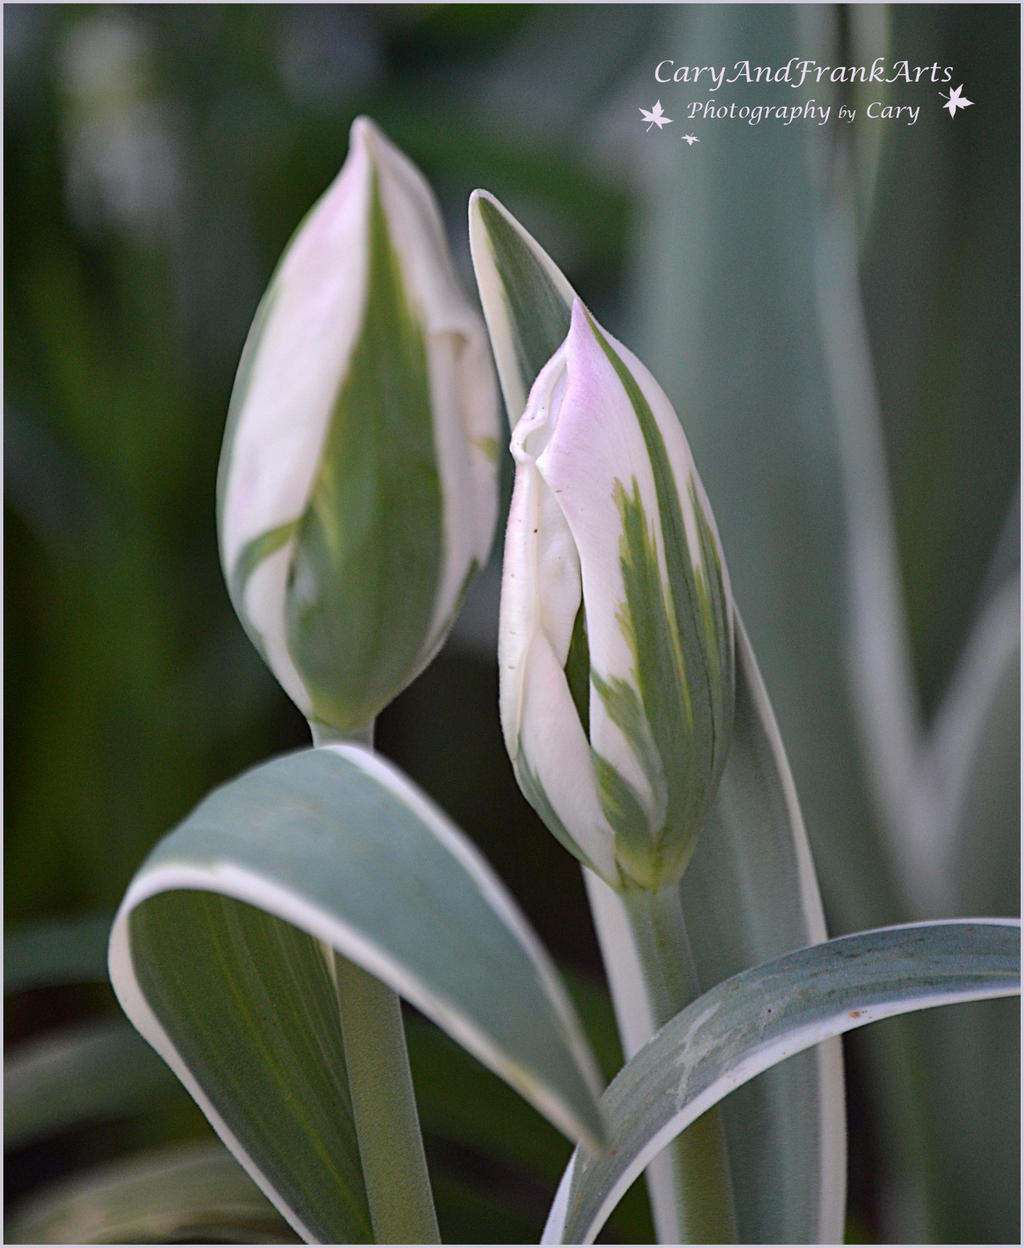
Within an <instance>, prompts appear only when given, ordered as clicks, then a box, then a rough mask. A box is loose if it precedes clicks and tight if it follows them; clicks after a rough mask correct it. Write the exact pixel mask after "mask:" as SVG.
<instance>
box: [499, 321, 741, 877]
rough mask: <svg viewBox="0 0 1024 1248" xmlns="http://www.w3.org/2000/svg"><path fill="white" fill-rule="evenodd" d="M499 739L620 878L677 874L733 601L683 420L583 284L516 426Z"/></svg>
mask: <svg viewBox="0 0 1024 1248" xmlns="http://www.w3.org/2000/svg"><path fill="white" fill-rule="evenodd" d="M512 454H513V456H514V457H515V461H516V482H515V489H514V492H513V496H512V505H511V510H510V514H509V522H508V532H507V536H506V541H505V567H504V578H503V584H502V600H501V628H500V645H499V663H500V680H501V716H502V728H503V731H504V735H505V743H506V746H507V747H508V751H509V755H510V757H511V759H512V762H513V766H514V768H515V771H516V776H517V778H518V780H519V783H520V786H521V787H522V789H523V791H524V793H525V794H526V796H527V798H528V799H529V800H530V802H531V803H532V805H533V806H534V807H535V809H536V810H537V811H538V813H539V814H540V815H541V817H542V818H543V819H544V821H545V822H546V823H547V824H548V826H549V828H550V829H551V830H552V832H553V833H554V834H555V835H556V836H557V837H558V838H559V840H560V841H562V843H563V844H564V845H565V846H566V847H567V848H568V849H569V850H570V851H571V852H572V853H574V854H575V855H576V856H577V857H578V858H580V859H581V860H582V861H583V862H585V863H586V864H587V865H588V866H590V867H592V868H593V869H594V870H595V871H597V873H598V874H599V875H601V876H602V877H603V878H604V879H605V880H606V881H607V882H608V883H609V884H611V885H612V887H614V888H618V889H622V888H624V887H630V886H639V887H641V888H645V889H648V890H650V891H657V890H659V889H661V888H663V887H665V886H666V885H669V884H673V883H675V882H677V881H678V879H679V878H680V876H681V875H682V873H683V870H684V869H685V866H686V864H687V862H688V860H689V858H690V855H691V853H692V851H693V848H694V845H695V843H696V839H697V836H698V834H699V832H700V830H701V827H702V826H703V823H704V821H705V818H706V816H707V812H708V808H709V806H710V804H711V801H712V798H713V797H714V794H715V791H716V789H717V786H718V781H719V778H720V776H721V772H722V767H723V765H724V763H725V757H726V754H727V751H728V747H729V741H730V737H731V725H732V718H733V684H734V680H733V630H734V624H733V604H732V596H731V591H730V588H729V579H728V574H727V572H726V568H725V561H724V559H723V557H722V552H721V548H720V545H719V540H718V534H717V531H716V528H715V523H714V520H713V518H712V515H711V510H710V507H709V506H708V502H707V498H706V497H705V494H704V490H703V487H702V486H701V483H700V480H699V478H698V476H697V473H696V470H695V468H694V464H693V459H692V456H691V454H690V449H689V446H688V444H687V441H686V437H685V435H684V434H683V430H682V427H681V425H680V423H679V420H678V419H677V417H676V414H675V412H674V411H673V409H672V405H671V404H670V403H669V401H668V399H667V398H666V396H665V394H664V392H663V391H662V390H661V388H660V386H659V385H658V383H657V382H656V381H655V380H654V378H653V377H652V376H651V374H650V373H649V372H648V371H647V369H646V368H645V367H644V366H643V364H641V363H640V361H639V360H638V359H637V358H636V357H635V356H634V355H633V354H632V353H631V352H630V351H628V350H627V349H626V348H625V347H624V346H622V345H621V344H620V343H618V342H616V341H615V339H614V338H612V337H611V336H610V335H609V334H606V333H605V332H604V331H603V330H601V329H600V328H599V327H598V326H597V325H596V324H595V322H594V321H593V320H592V318H591V317H590V315H589V313H588V312H587V311H586V309H585V308H584V307H583V305H582V304H581V303H580V302H579V300H576V301H575V302H574V304H573V309H572V322H571V327H570V330H569V334H568V337H567V338H566V340H565V342H564V343H563V344H562V346H561V347H560V348H559V349H558V351H557V352H556V353H555V354H554V356H552V358H551V359H550V360H549V361H548V363H547V364H546V365H545V366H544V368H543V369H542V370H541V372H540V374H539V375H538V376H537V379H536V381H535V382H534V385H533V387H532V389H531V391H530V395H529V399H528V401H527V405H526V410H525V412H524V414H523V416H522V418H521V420H520V421H519V423H518V424H517V425H516V427H515V432H514V434H513V436H512Z"/></svg>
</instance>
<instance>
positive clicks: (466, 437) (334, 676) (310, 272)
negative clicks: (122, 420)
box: [218, 118, 499, 735]
mask: <svg viewBox="0 0 1024 1248" xmlns="http://www.w3.org/2000/svg"><path fill="white" fill-rule="evenodd" d="M498 422H499V415H498V402H497V387H496V384H495V378H494V372H493V366H492V364H491V359H490V351H489V348H488V343H487V337H486V333H485V331H484V327H483V322H482V320H481V318H480V316H479V315H478V313H477V311H476V309H475V308H474V307H473V305H472V304H471V303H470V302H469V300H468V299H467V297H466V295H465V294H464V293H463V291H462V290H461V288H460V287H459V285H458V282H457V281H456V278H455V273H454V269H453V266H452V262H451V258H450V255H449V252H448V247H447V244H446V241H445V236H444V230H443V227H442V223H441V217H440V213H439V211H438V208H437V204H436V202H435V200H434V197H433V194H432V193H431V191H430V188H429V186H428V185H427V183H426V181H425V180H424V178H423V176H422V175H421V174H420V172H419V171H418V170H417V169H416V168H415V166H414V165H413V164H412V163H411V162H410V161H409V160H408V159H407V158H406V157H405V156H404V155H403V154H402V153H401V152H400V151H399V150H398V149H397V148H396V147H394V146H393V145H392V144H391V143H390V142H389V141H388V140H387V139H386V138H385V137H384V135H383V134H381V132H380V131H379V130H378V129H377V128H376V127H375V126H374V125H373V123H372V122H370V121H368V120H366V119H365V118H360V119H359V120H357V121H356V122H355V123H354V125H353V127H352V134H351V146H350V151H349V155H348V159H347V160H346V161H345V164H344V166H343V168H342V170H341V172H340V173H339V174H338V176H337V178H336V179H335V181H334V182H333V183H332V184H331V186H330V187H329V188H328V189H327V191H326V192H325V193H324V195H323V196H322V198H321V199H320V200H319V201H318V202H317V204H316V205H315V206H314V207H313V209H312V210H311V211H310V213H309V215H308V216H307V217H306V219H305V220H304V221H303V223H302V224H301V225H300V227H299V229H298V231H297V232H296V234H295V236H294V238H293V239H292V241H291V243H290V244H289V246H288V248H287V250H286V251H285V253H284V256H283V257H282V259H281V261H280V264H279V265H278V268H277V271H276V272H275V274H274V277H273V279H272V281H271V284H270V287H269V289H268V291H267V293H266V295H265V297H264V299H263V302H262V303H261V304H260V307H259V310H258V312H257V314H256V319H255V321H254V323H253V326H252V329H251V331H250V333H249V338H248V341H247V342H246V345H245V350H244V352H243V355H242V361H241V364H240V366H239V370H238V377H237V379H236V382H235V389H234V393H233V394H232V397H231V408H230V412H229V416H228V427H227V432H226V434H225V440H224V449H223V452H222V456H221V466H220V478H219V482H218V524H219V531H220V549H221V559H222V563H223V566H224V572H225V576H226V578H227V582H228V588H229V591H230V594H231V600H232V602H233V603H234V606H235V609H236V611H237V612H238V614H239V617H240V618H241V620H242V623H243V624H244V626H245V628H246V630H247V632H248V633H249V636H250V637H251V638H252V640H253V642H254V643H255V644H256V646H257V648H258V649H259V651H260V653H261V654H262V655H263V657H264V659H265V660H266V661H267V663H268V664H269V666H270V668H271V670H272V671H273V673H274V675H275V676H276V677H277V679H278V680H279V681H280V683H281V684H282V685H283V687H284V689H285V690H286V692H287V693H288V694H289V696H290V697H291V698H292V699H293V701H294V702H295V703H296V704H297V705H298V707H299V708H300V710H302V712H303V714H305V715H306V717H307V718H308V719H309V720H310V721H311V722H312V723H313V724H314V725H315V726H316V725H318V726H319V728H320V730H321V731H323V732H324V733H325V734H326V735H335V734H339V735H340V734H345V733H348V732H352V731H357V730H359V729H361V728H363V727H365V725H366V724H368V723H369V722H370V721H371V720H372V719H373V718H374V717H375V716H376V715H377V714H378V712H379V711H380V710H382V708H383V707H384V706H385V705H387V703H388V702H390V701H391V700H392V699H393V698H394V697H395V696H396V694H398V693H399V692H400V691H401V690H402V689H403V688H404V687H405V686H406V685H407V684H408V683H409V682H410V681H411V680H412V679H413V678H414V677H415V676H416V675H417V674H418V673H419V672H420V671H421V670H422V669H423V667H424V666H425V665H426V664H427V663H428V662H429V661H430V659H431V658H432V657H433V656H434V654H435V653H436V652H437V650H438V649H439V648H440V646H441V643H442V642H443V640H444V638H445V637H446V636H447V633H448V631H449V629H450V627H451V625H452V623H453V621H454V619H455V615H456V613H457V612H458V609H459V607H460V605H461V602H462V598H463V594H464V592H465V589H466V586H467V584H468V582H469V580H470V578H471V576H472V574H473V572H474V571H475V570H476V569H477V568H478V567H479V566H480V565H481V564H483V563H484V561H485V560H486V558H487V553H488V550H489V549H490V545H491V539H492V536H493V531H494V524H495V520H496V518H497V503H498V492H497V437H498Z"/></svg>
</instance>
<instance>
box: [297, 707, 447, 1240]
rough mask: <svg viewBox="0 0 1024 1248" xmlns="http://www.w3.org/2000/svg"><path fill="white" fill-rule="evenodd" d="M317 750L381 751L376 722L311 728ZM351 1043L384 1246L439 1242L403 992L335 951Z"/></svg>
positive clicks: (363, 1144) (363, 1150)
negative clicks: (357, 727)
mask: <svg viewBox="0 0 1024 1248" xmlns="http://www.w3.org/2000/svg"><path fill="white" fill-rule="evenodd" d="M310 728H311V729H312V733H313V742H314V744H315V745H317V746H322V745H327V744H330V743H333V742H339V741H344V742H347V743H350V744H355V745H365V746H366V747H368V748H370V749H372V748H373V724H372V723H370V724H368V725H367V726H366V728H364V729H362V730H361V731H359V732H353V733H350V734H348V735H347V736H345V737H341V736H339V734H337V733H334V732H332V731H330V729H328V728H327V727H326V726H325V725H324V724H320V723H313V722H311V723H310ZM326 952H327V953H328V954H329V965H330V966H331V967H332V969H333V976H334V987H335V993H336V995H337V999H338V1011H339V1015H340V1018H341V1033H342V1039H343V1041H344V1045H345V1064H346V1066H347V1068H348V1083H349V1094H350V1096H351V1099H352V1117H353V1120H354V1122H355V1128H356V1138H357V1139H358V1141H359V1158H360V1161H361V1162H362V1167H363V1181H364V1183H365V1185H366V1197H367V1200H368V1202H369V1206H370V1218H371V1220H372V1222H373V1236H374V1239H375V1241H376V1242H377V1243H378V1244H439V1243H440V1242H441V1236H440V1232H439V1230H438V1226H437V1214H436V1213H435V1211H434V1198H433V1193H432V1191H431V1187H430V1176H429V1173H428V1171H427V1159H426V1154H425V1152H424V1149H423V1136H422V1133H421V1131H420V1120H419V1114H418V1112H417V1109H416V1096H415V1092H414V1090H413V1084H412V1073H411V1071H410V1070H409V1054H408V1050H407V1049H406V1044H405V1029H404V1026H403V1023H402V1006H401V1003H400V1001H399V999H398V996H397V994H396V993H395V992H394V991H392V989H391V988H389V987H388V986H387V985H386V984H383V983H381V981H380V980H379V979H377V978H376V977H375V976H373V975H371V974H369V972H367V971H364V970H363V968H362V967H361V966H358V965H357V964H356V963H355V962H350V961H349V960H348V959H347V958H343V957H342V956H341V955H340V954H338V953H335V952H334V950H327V951H326Z"/></svg>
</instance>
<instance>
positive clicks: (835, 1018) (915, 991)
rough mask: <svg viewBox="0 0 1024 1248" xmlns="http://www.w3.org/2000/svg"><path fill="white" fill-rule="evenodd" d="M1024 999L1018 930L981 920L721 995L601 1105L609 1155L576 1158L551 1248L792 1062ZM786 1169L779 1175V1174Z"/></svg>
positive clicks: (841, 954)
mask: <svg viewBox="0 0 1024 1248" xmlns="http://www.w3.org/2000/svg"><path fill="white" fill-rule="evenodd" d="M1019 991H1020V923H1019V922H1018V921H1015V920H1009V919H975V920H963V921H960V922H952V923H936V924H930V923H919V924H909V925H906V926H903V927H895V928H886V929H882V930H879V931H874V932H861V933H858V934H856V935H853V936H843V937H839V938H838V939H836V940H831V941H827V942H825V943H823V944H820V945H814V946H811V947H810V948H807V949H801V950H799V951H798V952H796V953H792V954H788V955H787V956H785V957H782V958H778V959H776V960H775V961H773V962H769V963H767V964H766V965H763V966H758V967H755V968H753V969H751V970H747V971H744V972H742V973H741V974H739V975H736V976H734V977H733V978H732V979H728V980H726V981H724V982H723V983H721V984H718V985H716V987H714V988H712V989H711V990H710V991H709V992H707V993H705V994H704V995H703V996H701V997H700V998H699V999H698V1000H697V1001H695V1002H693V1004H691V1005H689V1006H688V1007H687V1008H686V1009H685V1010H682V1011H680V1013H679V1014H677V1015H676V1016H675V1018H673V1019H672V1021H671V1022H669V1023H668V1024H667V1025H666V1026H665V1027H663V1028H662V1030H661V1031H659V1032H658V1034H657V1035H656V1036H655V1037H654V1039H653V1040H652V1041H651V1042H650V1043H649V1044H648V1045H646V1046H645V1047H644V1048H643V1049H642V1050H641V1051H640V1052H639V1053H638V1054H637V1055H636V1056H635V1057H634V1058H633V1059H632V1060H631V1061H630V1062H628V1063H627V1065H626V1066H625V1067H624V1068H623V1069H622V1070H621V1071H620V1072H619V1074H618V1075H617V1076H616V1078H615V1079H614V1080H613V1081H612V1083H611V1084H610V1085H609V1087H608V1089H607V1091H606V1092H605V1094H604V1097H603V1101H604V1106H605V1112H606V1115H607V1120H608V1124H609V1144H608V1149H607V1151H606V1152H604V1153H603V1154H602V1155H600V1156H597V1157H584V1156H582V1155H581V1154H580V1153H578V1152H577V1153H576V1154H574V1156H573V1159H572V1161H571V1162H570V1164H569V1167H568V1169H567V1170H566V1173H565V1175H564V1176H563V1179H562V1183H561V1185H560V1187H559V1190H558V1194H557V1196H556V1198H555V1203H554V1206H553V1207H552V1211H551V1216H550V1218H549V1221H548V1225H547V1227H546V1228H545V1232H544V1242H545V1243H562V1244H580V1243H591V1242H592V1241H593V1239H594V1237H595V1235H596V1234H597V1233H598V1231H599V1230H600V1229H601V1226H602V1225H603V1224H604V1221H605V1219H606V1218H607V1216H608V1214H609V1212H610V1211H611V1210H612V1209H613V1208H614V1206H615V1204H616V1202H617V1201H618V1199H619V1197H620V1196H621V1194H622V1193H623V1192H624V1191H625V1190H626V1189H627V1188H628V1187H629V1185H630V1184H631V1183H632V1182H633V1180H634V1179H635V1178H636V1177H637V1175H638V1174H639V1173H640V1172H641V1170H642V1169H643V1168H644V1166H645V1165H646V1164H647V1162H648V1161H650V1160H651V1158H653V1157H654V1156H656V1155H657V1154H658V1153H659V1152H660V1151H661V1149H663V1148H664V1147H665V1145H666V1144H667V1143H669V1141H670V1140H672V1139H673V1138H674V1137H675V1136H676V1135H678V1134H679V1132H681V1131H683V1130H684V1129H685V1128H686V1127H687V1126H689V1124H690V1123H691V1122H693V1121H694V1120H695V1119H697V1118H698V1117H700V1115H701V1114H703V1113H704V1112H705V1111H706V1110H708V1109H710V1108H711V1106H712V1105H715V1104H716V1103H717V1102H718V1101H719V1100H721V1099H722V1097H724V1096H726V1095H727V1094H728V1093H729V1092H731V1091H732V1090H733V1089H734V1088H737V1087H738V1086H740V1085H741V1084H743V1083H746V1082H747V1081H748V1080H750V1079H752V1078H754V1076H755V1075H757V1074H760V1073H761V1072H762V1071H764V1070H767V1069H768V1068H769V1067H772V1066H775V1065H776V1064H778V1063H779V1062H783V1061H785V1060H786V1059H787V1058H789V1057H791V1056H792V1055H793V1054H795V1053H799V1052H800V1051H802V1050H803V1049H807V1048H809V1047H811V1046H813V1045H816V1044H819V1043H820V1042H821V1041H822V1040H824V1039H826V1038H829V1037H834V1036H839V1035H841V1034H842V1033H843V1032H845V1031H850V1030H852V1029H853V1028H855V1027H862V1026H864V1025H865V1024H866V1023H869V1022H875V1021H877V1020H879V1019H882V1018H888V1017H890V1016H892V1015H894V1014H901V1013H905V1012H907V1011H910V1010H920V1009H926V1008H928V1007H930V1006H935V1005H945V1004H951V1003H953V1002H958V1001H976V1000H982V999H985V998H990V997H1000V996H1010V995H1012V994H1014V993H1019ZM780 1169H781V1166H780Z"/></svg>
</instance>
